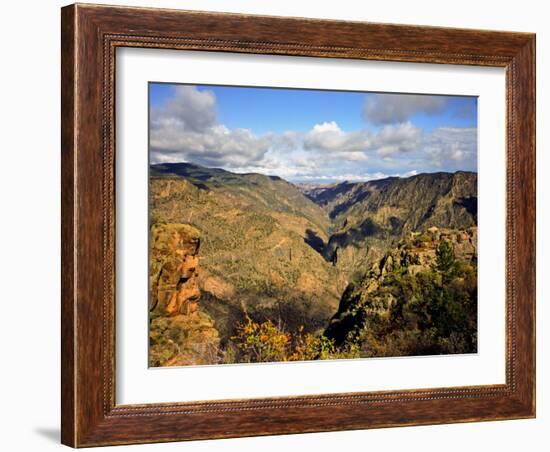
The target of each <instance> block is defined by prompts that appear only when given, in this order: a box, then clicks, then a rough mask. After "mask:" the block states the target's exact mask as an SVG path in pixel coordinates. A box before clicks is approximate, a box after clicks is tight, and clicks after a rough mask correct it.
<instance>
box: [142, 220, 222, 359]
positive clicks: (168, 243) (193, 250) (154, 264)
mask: <svg viewBox="0 0 550 452" xmlns="http://www.w3.org/2000/svg"><path fill="white" fill-rule="evenodd" d="M150 234H151V236H150V258H149V261H150V275H149V279H150V281H149V283H150V285H149V288H150V304H149V307H150V353H149V363H150V365H151V366H153V367H156V366H181V365H193V364H213V363H215V362H216V360H217V353H218V347H219V335H218V332H217V330H216V329H215V328H214V324H213V322H212V320H211V318H210V317H209V316H208V315H207V314H206V313H204V312H202V311H201V310H200V307H199V301H200V297H201V292H200V289H199V283H198V279H199V266H200V264H199V256H198V251H199V246H200V236H199V231H198V230H197V229H195V228H193V227H192V226H190V225H187V224H162V223H161V224H154V225H153V226H152V227H151V232H150Z"/></svg>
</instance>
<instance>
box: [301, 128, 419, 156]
mask: <svg viewBox="0 0 550 452" xmlns="http://www.w3.org/2000/svg"><path fill="white" fill-rule="evenodd" d="M421 144H422V131H421V130H420V129H419V128H418V127H415V126H414V125H413V124H411V123H410V122H406V123H402V124H396V125H387V126H384V127H383V128H382V129H381V130H380V131H379V132H378V133H371V132H369V131H368V130H366V129H363V130H359V131H353V132H344V131H343V130H342V129H340V127H339V126H338V124H337V123H336V122H334V121H331V122H324V123H322V124H316V125H315V126H314V127H313V128H312V129H311V131H310V132H309V133H308V134H307V135H306V137H305V140H304V149H306V150H321V151H328V152H332V153H334V154H333V157H334V158H339V159H346V160H352V161H359V160H367V158H368V156H367V153H368V152H372V151H376V152H377V153H378V155H380V156H390V155H392V154H395V153H397V152H408V151H413V150H416V149H418V148H419V146H420V145H421Z"/></svg>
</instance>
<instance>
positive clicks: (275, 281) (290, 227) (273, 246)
mask: <svg viewBox="0 0 550 452" xmlns="http://www.w3.org/2000/svg"><path fill="white" fill-rule="evenodd" d="M149 202H150V218H151V223H152V224H157V223H166V224H169V223H177V224H189V225H191V226H193V227H194V228H196V229H197V230H198V231H199V233H200V252H199V255H200V261H201V270H200V274H199V275H198V284H199V286H200V290H201V294H202V295H201V309H204V310H205V311H206V312H207V313H208V314H209V316H210V317H211V318H212V319H214V323H215V325H216V328H217V330H218V331H219V333H220V338H221V344H222V345H221V346H222V347H223V344H224V342H227V341H228V340H229V339H230V338H231V336H232V335H233V334H234V326H235V324H236V323H237V322H238V321H240V320H242V318H243V316H244V315H245V314H244V313H245V312H246V314H247V315H250V316H251V317H253V318H257V319H260V320H261V319H266V318H269V319H272V320H273V321H274V322H275V323H277V322H279V324H283V325H284V326H285V327H286V328H288V329H293V328H296V327H298V326H300V325H305V326H306V328H307V329H309V330H310V331H312V332H319V331H323V330H324V329H325V328H326V326H327V325H328V323H329V321H330V319H331V318H332V316H333V315H334V314H335V312H336V311H337V310H338V306H339V304H340V299H341V296H342V294H343V293H344V290H345V289H346V287H347V286H348V285H349V284H350V283H351V282H354V281H360V280H362V279H363V278H364V276H365V274H366V273H367V272H368V271H370V269H371V267H372V264H373V263H374V262H377V261H378V260H380V259H381V258H382V257H383V256H384V255H385V254H386V253H387V252H388V251H389V250H391V249H392V247H394V246H396V244H398V243H399V242H401V241H402V240H404V239H407V238H408V237H409V236H410V235H411V233H418V232H424V231H426V230H427V229H429V228H431V227H434V226H435V227H438V228H445V229H449V230H454V229H456V230H458V229H467V228H470V227H473V226H476V224H477V174H476V173H472V172H456V173H443V172H440V173H427V174H419V175H416V176H412V177H408V178H397V177H389V178H386V179H381V180H375V181H369V182H356V183H354V182H343V183H340V184H331V185H312V184H307V185H296V184H293V183H290V182H288V181H286V180H284V179H282V178H280V177H278V176H265V175H261V174H255V173H249V174H237V173H232V172H229V171H226V170H223V169H216V168H206V167H202V166H199V165H195V164H191V163H164V164H156V165H151V166H150V198H149Z"/></svg>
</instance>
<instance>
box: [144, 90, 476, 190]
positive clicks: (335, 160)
mask: <svg viewBox="0 0 550 452" xmlns="http://www.w3.org/2000/svg"><path fill="white" fill-rule="evenodd" d="M173 89H174V91H173V96H172V97H171V98H170V99H169V100H167V101H166V102H165V103H164V105H162V106H161V107H158V108H156V109H152V110H151V123H150V151H151V154H150V160H151V163H153V164H154V163H163V162H182V161H183V162H192V163H196V164H199V165H204V166H210V167H221V168H226V169H228V170H229V171H234V172H238V173H246V172H258V173H263V174H266V175H277V176H280V177H282V178H285V179H287V180H291V181H302V182H307V181H310V182H314V181H318V182H321V181H324V182H330V181H343V180H349V181H354V180H355V181H358V180H371V179H380V178H384V177H389V176H401V177H407V176H411V175H414V174H417V172H429V171H441V170H443V171H454V170H457V169H472V170H475V169H476V167H477V166H476V161H477V129H476V128H459V127H442V128H437V129H435V130H433V131H431V132H427V131H423V130H422V129H421V128H419V127H416V126H415V125H414V124H412V123H411V122H410V121H408V120H407V118H408V117H410V116H411V115H413V114H414V113H415V112H418V111H424V112H426V113H430V112H433V113H435V112H436V111H438V109H440V108H442V107H441V105H440V103H439V98H437V97H433V96H430V97H428V96H404V95H391V96H389V97H388V96H387V95H385V96H384V101H381V100H380V98H379V97H377V95H373V96H370V98H371V101H370V102H372V105H375V106H377V107H379V108H374V107H373V106H372V105H370V106H369V105H365V112H364V113H365V115H367V114H368V115H369V117H371V118H374V119H373V120H372V121H371V122H373V123H376V124H378V125H379V127H376V128H372V127H365V128H363V129H359V130H351V131H348V130H344V129H342V128H341V127H340V125H339V124H338V123H337V122H336V121H326V122H320V123H318V124H314V125H313V126H312V127H311V128H310V129H309V131H307V132H302V131H295V130H288V131H286V132H282V133H268V134H263V135H259V134H256V133H254V132H253V131H252V130H250V129H247V128H233V129H231V128H228V127H227V126H225V125H223V124H221V123H220V122H219V120H218V115H217V100H216V96H215V94H214V93H213V92H212V91H208V90H203V89H200V90H199V89H197V88H196V87H194V86H177V87H174V88H173ZM373 99H374V100H373ZM371 109H372V111H371Z"/></svg>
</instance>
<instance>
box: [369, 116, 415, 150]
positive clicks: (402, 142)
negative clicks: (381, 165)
mask: <svg viewBox="0 0 550 452" xmlns="http://www.w3.org/2000/svg"><path fill="white" fill-rule="evenodd" d="M422 139H423V136H422V131H421V130H420V129H419V128H418V127H415V126H414V125H412V124H411V123H410V122H405V123H402V124H396V125H387V126H384V128H383V129H382V130H381V131H380V132H379V133H378V134H377V136H376V140H375V147H376V151H377V152H378V154H379V155H381V156H383V157H385V156H390V155H392V154H395V153H396V152H410V151H415V150H416V149H418V148H420V146H421V145H422Z"/></svg>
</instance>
